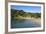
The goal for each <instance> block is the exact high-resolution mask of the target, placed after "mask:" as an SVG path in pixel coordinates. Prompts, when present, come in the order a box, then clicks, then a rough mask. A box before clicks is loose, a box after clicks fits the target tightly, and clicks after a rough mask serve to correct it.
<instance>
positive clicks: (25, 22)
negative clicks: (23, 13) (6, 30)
mask: <svg viewBox="0 0 46 34" xmlns="http://www.w3.org/2000/svg"><path fill="white" fill-rule="evenodd" d="M32 27H40V24H37V23H35V22H34V23H33V22H32V21H31V19H16V20H11V28H32Z"/></svg>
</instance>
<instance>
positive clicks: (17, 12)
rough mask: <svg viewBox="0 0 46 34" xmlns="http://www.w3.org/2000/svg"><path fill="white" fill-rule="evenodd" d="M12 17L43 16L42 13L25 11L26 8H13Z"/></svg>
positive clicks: (28, 17)
mask: <svg viewBox="0 0 46 34" xmlns="http://www.w3.org/2000/svg"><path fill="white" fill-rule="evenodd" d="M34 12H35V11H34ZM11 18H13V19H30V18H41V13H31V12H25V11H24V10H16V9H11Z"/></svg>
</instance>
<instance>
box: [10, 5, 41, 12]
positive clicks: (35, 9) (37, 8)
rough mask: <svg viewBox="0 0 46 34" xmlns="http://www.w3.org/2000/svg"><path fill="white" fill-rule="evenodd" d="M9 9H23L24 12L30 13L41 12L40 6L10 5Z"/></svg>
mask: <svg viewBox="0 0 46 34" xmlns="http://www.w3.org/2000/svg"><path fill="white" fill-rule="evenodd" d="M11 9H17V10H23V11H25V12H31V13H40V12H41V7H40V6H21V5H11Z"/></svg>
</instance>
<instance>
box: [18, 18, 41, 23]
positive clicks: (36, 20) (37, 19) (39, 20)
mask: <svg viewBox="0 0 46 34" xmlns="http://www.w3.org/2000/svg"><path fill="white" fill-rule="evenodd" d="M17 19H31V21H32V22H33V23H34V22H35V23H37V24H41V18H31V17H19V18H17Z"/></svg>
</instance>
